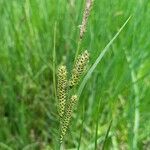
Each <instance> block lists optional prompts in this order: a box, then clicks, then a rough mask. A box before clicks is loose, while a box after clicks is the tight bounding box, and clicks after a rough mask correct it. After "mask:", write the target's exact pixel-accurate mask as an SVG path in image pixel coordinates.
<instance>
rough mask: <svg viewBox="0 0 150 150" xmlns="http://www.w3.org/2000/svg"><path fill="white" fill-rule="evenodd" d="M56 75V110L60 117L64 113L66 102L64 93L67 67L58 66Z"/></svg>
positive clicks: (65, 90)
mask: <svg viewBox="0 0 150 150" xmlns="http://www.w3.org/2000/svg"><path fill="white" fill-rule="evenodd" d="M57 77H58V86H57V93H58V95H57V96H58V112H59V116H60V118H62V117H63V115H64V110H65V103H66V95H67V94H66V93H67V69H66V66H60V67H59V68H58V72H57Z"/></svg>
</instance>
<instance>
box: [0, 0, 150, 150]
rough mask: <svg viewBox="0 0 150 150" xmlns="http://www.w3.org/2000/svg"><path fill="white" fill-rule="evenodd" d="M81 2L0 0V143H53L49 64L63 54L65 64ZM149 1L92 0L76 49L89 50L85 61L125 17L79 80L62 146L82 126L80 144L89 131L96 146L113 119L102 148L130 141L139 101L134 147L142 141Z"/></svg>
mask: <svg viewBox="0 0 150 150" xmlns="http://www.w3.org/2000/svg"><path fill="white" fill-rule="evenodd" d="M83 8H84V1H79V0H77V1H74V0H68V1H61V0H59V1H54V0H33V1H31V0H20V1H19V0H13V1H11V0H7V1H5V0H0V18H1V19H0V35H1V38H0V143H1V144H0V149H2V150H3V149H11V148H12V149H15V150H17V149H18V150H20V149H23V148H24V147H25V149H31V147H32V149H46V148H47V149H57V142H58V141H57V140H58V139H57V138H58V128H59V126H58V119H57V118H58V115H57V110H56V100H55V94H54V93H55V89H54V86H55V85H54V82H53V81H54V80H53V76H54V74H55V69H54V66H55V65H56V66H57V65H58V64H60V63H61V62H64V63H66V64H67V67H68V69H71V66H72V65H73V59H74V55H75V53H76V51H75V50H76V49H77V42H78V41H77V40H78V36H79V27H78V26H79V25H80V23H81V19H82V13H83ZM149 8H150V2H149V1H148V0H145V1H141V0H137V1H135V0H130V1H126V0H122V1H121V2H120V1H119V0H111V1H105V0H101V1H98V0H95V3H94V6H93V9H92V13H91V15H90V18H89V23H88V28H87V32H86V35H85V38H84V39H83V42H82V44H81V47H82V49H81V50H85V49H88V51H89V52H90V55H91V56H90V66H91V65H92V64H93V63H94V62H95V60H96V58H97V57H98V56H99V54H100V53H101V51H102V49H103V48H104V47H105V46H106V45H107V43H108V42H109V41H110V40H111V39H112V38H113V36H114V34H115V33H117V31H118V29H119V28H120V27H121V26H122V24H123V23H124V22H125V20H126V19H127V18H128V17H129V16H130V15H132V18H131V20H130V21H129V23H128V24H127V26H126V27H125V28H124V30H123V31H122V33H121V34H120V35H119V37H118V38H117V39H116V41H115V42H114V43H113V44H112V45H111V47H110V50H109V52H108V53H107V54H106V56H105V57H104V58H103V60H102V61H101V63H100V64H98V66H97V68H96V69H95V70H94V72H93V75H92V77H91V78H90V80H89V81H88V83H87V84H86V86H85V88H84V90H83V92H82V95H81V98H80V100H79V102H78V108H77V110H76V113H75V114H74V118H73V120H72V123H71V127H70V131H69V133H68V134H67V137H66V143H65V145H66V148H77V147H78V141H79V139H80V134H81V133H80V132H81V131H82V138H81V142H80V149H84V148H85V147H86V149H94V146H95V136H96V137H97V147H98V149H99V148H100V147H101V146H102V144H103V142H104V138H105V135H106V132H107V129H108V126H109V123H110V121H111V120H113V122H112V126H111V129H110V132H109V135H108V139H107V144H106V145H105V146H106V147H105V149H110V148H112V149H115V150H117V149H133V143H134V140H135V133H134V130H133V129H134V119H135V110H136V108H137V107H138V109H139V119H140V122H139V130H138V133H136V134H138V136H137V149H146V148H147V149H149V147H150V146H149V143H150V138H149V137H150V128H149V126H150V121H149V118H150V113H149V105H150V101H149V99H150V42H149V39H150V30H149V26H150V15H149V14H150V9H149ZM56 22H57V26H55V23H56ZM55 27H56V29H55ZM54 30H55V31H54ZM55 32H56V33H55ZM54 34H56V35H55V36H54ZM54 39H55V41H54ZM54 44H55V45H54ZM54 50H56V61H53V58H54V57H55V56H54V55H55V54H54ZM126 56H128V57H129V60H130V61H129V62H130V63H129V62H128V60H127V57H126ZM131 67H132V69H133V70H134V74H135V79H136V80H134V81H133V77H132V73H131V69H130V68H131ZM135 84H136V86H137V87H138V90H139V94H138V97H139V105H138V106H136V103H135V99H136V94H135V92H134V86H135ZM100 100H101V106H100V110H99V111H97V110H98V105H99V101H100ZM83 105H84V106H85V107H84V109H85V110H84V111H83ZM83 112H84V114H83ZM97 112H99V113H97ZM83 115H84V122H82V118H83ZM97 120H98V121H99V122H98V127H97V129H98V131H97V133H96V134H97V135H95V128H96V126H97ZM80 128H83V129H82V130H79V129H80ZM2 145H3V146H2ZM148 146H149V147H148ZM6 147H8V148H6Z"/></svg>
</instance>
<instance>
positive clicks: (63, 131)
mask: <svg viewBox="0 0 150 150" xmlns="http://www.w3.org/2000/svg"><path fill="white" fill-rule="evenodd" d="M76 102H77V95H73V96H72V97H71V100H70V102H69V104H68V106H67V108H66V113H65V118H64V120H63V123H62V126H61V136H60V143H62V141H63V138H64V136H65V134H66V131H67V128H68V126H69V123H70V120H71V117H72V114H73V110H74V108H75V104H76Z"/></svg>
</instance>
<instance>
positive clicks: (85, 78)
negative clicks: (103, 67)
mask: <svg viewBox="0 0 150 150" xmlns="http://www.w3.org/2000/svg"><path fill="white" fill-rule="evenodd" d="M130 18H131V16H130V17H129V18H128V19H127V20H126V21H125V23H124V24H123V25H122V27H121V28H120V29H119V31H118V32H117V33H116V34H115V36H114V37H113V38H112V40H111V41H110V42H109V43H108V44H107V45H106V47H105V48H104V49H103V50H102V52H101V53H100V55H99V56H98V58H97V59H96V61H95V62H94V64H93V65H92V67H91V68H90V69H89V71H88V73H87V74H86V76H85V77H84V79H83V81H82V83H81V85H80V87H79V90H78V96H79V97H80V95H81V93H82V91H83V89H84V87H85V85H86V83H87V81H88V79H89V78H90V77H91V75H92V73H93V71H94V70H95V68H96V67H97V65H98V64H99V62H100V61H101V60H102V58H103V57H104V55H105V54H106V52H108V50H109V47H110V46H111V45H112V43H113V42H114V40H115V39H116V38H117V37H118V36H119V34H120V32H121V31H122V30H123V29H124V27H125V26H126V24H127V23H128V21H129V20H130Z"/></svg>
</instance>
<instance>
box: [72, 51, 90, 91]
mask: <svg viewBox="0 0 150 150" xmlns="http://www.w3.org/2000/svg"><path fill="white" fill-rule="evenodd" d="M88 60H89V53H88V51H87V50H86V51H85V52H83V53H82V54H81V55H79V56H78V58H77V60H76V62H75V66H74V68H73V70H72V77H71V79H70V80H69V87H70V88H72V87H73V86H75V85H76V84H77V83H78V82H79V80H80V77H81V75H82V74H83V72H84V70H85V69H86V65H87V63H88Z"/></svg>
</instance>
